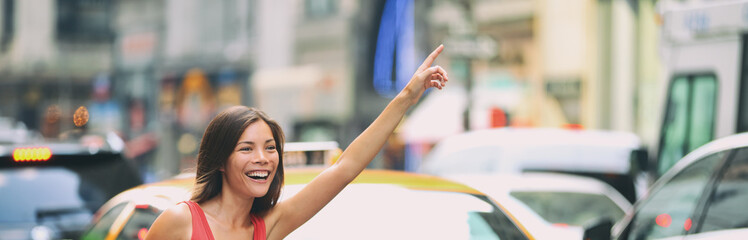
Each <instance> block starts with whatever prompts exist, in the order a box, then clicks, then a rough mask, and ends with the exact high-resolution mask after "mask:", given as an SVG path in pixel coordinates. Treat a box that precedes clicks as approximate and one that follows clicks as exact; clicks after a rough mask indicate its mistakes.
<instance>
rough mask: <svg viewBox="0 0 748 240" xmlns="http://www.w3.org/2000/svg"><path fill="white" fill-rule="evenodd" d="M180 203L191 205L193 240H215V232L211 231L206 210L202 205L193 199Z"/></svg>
mask: <svg viewBox="0 0 748 240" xmlns="http://www.w3.org/2000/svg"><path fill="white" fill-rule="evenodd" d="M180 203H185V204H187V206H188V207H190V215H192V238H191V239H192V240H214V238H213V232H212V231H210V225H208V219H207V218H205V212H203V209H202V208H200V205H198V204H197V203H195V202H193V201H182V202H180Z"/></svg>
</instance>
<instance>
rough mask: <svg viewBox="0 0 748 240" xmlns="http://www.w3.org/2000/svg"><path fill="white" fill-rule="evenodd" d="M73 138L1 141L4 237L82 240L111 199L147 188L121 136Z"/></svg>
mask: <svg viewBox="0 0 748 240" xmlns="http://www.w3.org/2000/svg"><path fill="white" fill-rule="evenodd" d="M73 135H75V134H73ZM73 135H70V136H69V138H67V140H54V141H52V140H48V139H43V138H33V137H29V138H24V139H23V140H22V141H17V140H13V141H0V239H2V240H6V239H35V240H37V239H78V238H80V235H81V234H82V232H83V231H84V230H85V228H86V226H87V224H88V223H90V222H91V220H92V217H93V213H94V212H95V211H96V210H97V209H98V208H99V207H101V206H102V205H103V204H104V203H105V202H106V201H107V200H109V199H110V198H112V197H113V196H115V195H116V194H117V193H120V192H122V191H124V190H126V189H128V188H131V187H133V186H136V185H138V184H142V181H141V178H140V175H139V174H138V172H137V170H136V168H135V167H134V166H132V164H131V163H130V162H129V161H127V160H126V159H125V158H123V156H122V153H121V151H122V148H123V146H124V143H123V142H122V140H121V139H120V138H119V137H118V136H117V135H116V134H114V133H108V134H98V135H97V134H80V135H78V136H73Z"/></svg>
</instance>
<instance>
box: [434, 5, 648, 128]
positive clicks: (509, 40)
mask: <svg viewBox="0 0 748 240" xmlns="http://www.w3.org/2000/svg"><path fill="white" fill-rule="evenodd" d="M654 4H655V1H651V0H615V1H589V0H572V1H557V0H534V1H528V0H506V1H482V0H474V1H458V0H454V1H453V0H444V1H435V3H434V7H433V8H432V13H431V17H430V21H431V22H432V23H434V25H433V27H434V31H433V37H432V38H433V39H434V40H436V41H439V40H441V41H443V42H445V43H454V42H455V39H459V38H466V35H467V38H472V39H478V41H475V42H476V43H474V45H472V47H473V48H478V52H475V53H472V54H473V56H466V55H465V54H464V53H463V52H466V51H465V50H462V49H459V51H458V52H452V54H450V45H449V44H447V47H448V48H447V50H446V51H447V56H448V57H449V58H450V60H449V62H450V67H452V68H453V69H451V70H452V72H453V73H461V72H463V71H464V72H467V73H469V74H462V76H461V78H463V79H460V78H456V79H457V80H458V81H463V84H464V85H466V86H469V87H470V88H471V89H468V92H469V93H468V94H471V95H472V100H471V102H470V104H471V107H472V108H471V110H472V112H473V113H471V114H470V115H469V116H470V117H471V119H470V120H471V123H470V126H472V127H473V128H486V127H492V126H491V124H490V116H491V114H492V112H491V109H492V108H500V109H502V110H504V111H506V112H507V113H508V116H509V117H508V119H509V121H508V124H509V125H515V126H544V127H561V126H564V125H567V124H580V125H582V126H583V127H584V128H592V129H615V130H625V131H636V132H638V133H641V134H647V135H651V134H653V131H655V129H652V127H651V126H650V124H648V121H651V120H649V119H651V118H653V117H654V116H655V115H654V114H655V113H656V112H653V111H656V110H655V109H654V108H653V106H652V104H647V103H651V102H653V100H654V98H657V97H658V96H656V95H655V93H656V92H657V91H655V90H654V89H653V86H655V85H657V83H658V82H659V81H660V80H659V79H660V75H659V74H660V73H659V67H658V66H659V65H658V64H659V56H658V53H657V42H658V36H657V35H658V25H657V24H658V22H657V14H656V13H655V11H654ZM481 38H486V39H491V40H494V41H495V44H496V47H494V48H493V49H494V50H495V52H494V53H492V54H487V53H483V52H481V51H485V50H487V49H492V48H485V47H484V48H483V49H481V46H482V45H481V43H480V39H481ZM457 42H458V43H463V42H459V41H457ZM453 46H454V47H452V48H455V47H459V48H466V47H471V46H470V45H466V44H464V43H463V44H453ZM452 50H454V49H452ZM450 55H451V56H450ZM455 60H456V61H455ZM463 69H465V70H463Z"/></svg>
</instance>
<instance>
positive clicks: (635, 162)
mask: <svg viewBox="0 0 748 240" xmlns="http://www.w3.org/2000/svg"><path fill="white" fill-rule="evenodd" d="M631 166H632V167H633V166H636V168H638V169H637V170H638V171H642V172H646V171H648V170H649V152H647V149H646V148H643V147H642V148H639V149H636V150H633V151H631ZM632 170H634V168H632Z"/></svg>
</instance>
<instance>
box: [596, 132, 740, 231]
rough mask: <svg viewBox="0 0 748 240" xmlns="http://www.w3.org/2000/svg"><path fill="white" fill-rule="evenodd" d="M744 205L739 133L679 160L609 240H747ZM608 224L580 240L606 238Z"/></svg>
mask: <svg viewBox="0 0 748 240" xmlns="http://www.w3.org/2000/svg"><path fill="white" fill-rule="evenodd" d="M746 203H748V133H743V134H737V135H734V136H729V137H725V138H721V139H718V140H715V141H712V142H710V143H708V144H706V145H704V146H702V147H700V148H698V149H696V150H694V151H693V152H691V153H689V154H688V155H686V156H685V157H683V158H682V159H681V160H680V161H678V163H676V164H675V165H674V166H673V168H671V169H670V170H668V172H667V173H665V175H663V176H662V177H661V178H660V179H659V180H658V181H657V182H656V183H655V184H654V185H653V187H652V188H651V190H650V191H649V195H648V196H646V197H645V198H644V199H641V200H640V201H639V202H638V203H637V204H636V205H635V207H634V211H633V212H631V213H630V214H628V215H627V216H626V217H624V218H623V219H622V220H621V221H620V222H619V223H617V224H616V225H615V226H613V229H612V238H613V239H625V240H629V239H631V240H639V239H746V236H748V208H747V207H746ZM610 224H611V223H610V222H608V223H606V222H605V221H599V222H598V224H590V226H588V229H587V231H586V232H585V235H587V237H585V239H610V237H611V228H610ZM606 225H607V226H606Z"/></svg>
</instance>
